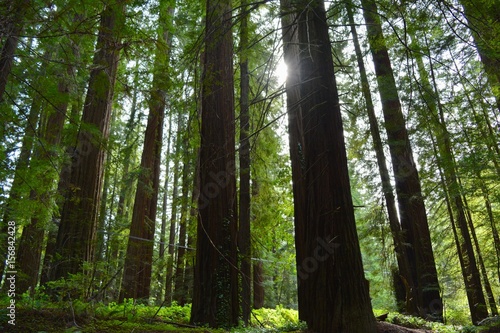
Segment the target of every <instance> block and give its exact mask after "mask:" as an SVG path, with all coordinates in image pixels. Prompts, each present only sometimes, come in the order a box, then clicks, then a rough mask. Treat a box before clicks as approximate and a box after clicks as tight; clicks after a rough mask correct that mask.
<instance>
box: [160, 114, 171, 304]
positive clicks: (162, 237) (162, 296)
mask: <svg viewBox="0 0 500 333" xmlns="http://www.w3.org/2000/svg"><path fill="white" fill-rule="evenodd" d="M167 123H168V124H169V128H168V135H167V152H166V154H165V156H166V161H165V182H164V183H163V200H162V203H161V227H160V246H159V249H158V259H159V261H160V262H159V266H160V269H159V270H158V276H157V281H159V285H160V286H161V287H160V288H159V289H158V294H157V300H158V302H160V304H161V303H162V302H163V300H164V299H165V296H166V295H165V294H164V291H165V288H164V287H165V285H164V283H163V281H165V280H166V276H165V245H166V244H165V243H166V239H165V236H166V231H167V205H168V195H169V194H168V181H169V174H170V161H169V159H170V146H171V141H172V126H171V125H170V124H172V113H171V112H170V113H169V115H168V122H167Z"/></svg>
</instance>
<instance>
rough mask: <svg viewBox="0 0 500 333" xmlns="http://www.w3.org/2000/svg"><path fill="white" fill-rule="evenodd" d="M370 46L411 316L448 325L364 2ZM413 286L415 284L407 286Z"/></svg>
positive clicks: (380, 47)
mask: <svg viewBox="0 0 500 333" xmlns="http://www.w3.org/2000/svg"><path fill="white" fill-rule="evenodd" d="M361 3H362V7H363V15H364V18H365V21H366V25H367V31H368V41H369V43H370V49H371V53H372V56H373V60H374V65H375V73H376V76H377V82H378V88H379V92H380V98H381V102H382V111H383V113H384V119H385V128H386V131H387V137H388V143H389V150H390V154H391V160H392V166H393V169H394V175H395V184H396V194H397V200H398V205H399V213H400V222H401V229H402V232H403V234H404V235H405V236H406V239H405V243H407V244H408V247H407V248H406V253H407V257H408V259H407V261H408V263H409V267H410V271H411V276H412V282H413V286H411V285H409V287H408V289H407V294H409V295H410V296H409V297H408V298H407V299H408V302H410V303H411V304H408V306H407V310H410V311H411V312H410V313H411V314H413V315H418V316H421V317H428V316H429V315H430V317H431V318H432V319H434V320H441V319H442V312H443V304H442V300H441V295H440V289H439V281H438V278H437V271H436V265H435V261H434V254H433V250H432V244H431V237H430V232H429V226H428V221H427V213H426V210H425V204H424V199H423V197H422V190H421V185H420V179H419V175H418V171H417V168H416V165H415V162H414V160H413V152H412V149H411V144H410V141H409V137H408V132H407V130H406V124H405V120H404V117H403V113H402V110H401V102H400V100H399V96H398V91H397V87H396V82H395V80H394V74H393V71H392V67H391V61H390V59H389V54H388V52H387V47H386V46H385V38H384V35H383V32H382V26H381V24H380V18H379V16H378V11H377V5H376V3H375V1H373V0H362V1H361ZM407 282H410V281H407Z"/></svg>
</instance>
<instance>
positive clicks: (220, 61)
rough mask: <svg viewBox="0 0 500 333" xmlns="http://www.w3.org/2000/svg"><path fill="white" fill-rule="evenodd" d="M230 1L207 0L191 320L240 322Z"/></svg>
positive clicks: (216, 324) (223, 324)
mask: <svg viewBox="0 0 500 333" xmlns="http://www.w3.org/2000/svg"><path fill="white" fill-rule="evenodd" d="M231 13H232V12H231V1H230V0H217V1H214V0H208V1H207V5H206V29H205V33H206V36H205V53H204V59H203V78H202V110H203V111H202V115H201V118H202V121H201V148H200V196H199V200H198V209H199V214H198V226H197V237H198V238H197V244H196V264H195V272H194V290H193V304H192V308H191V322H193V323H197V324H205V325H209V326H211V327H227V326H236V325H237V324H238V312H239V300H238V294H239V293H238V270H237V267H238V266H237V265H238V264H237V250H236V242H235V240H236V233H237V213H238V212H237V202H236V177H235V173H236V170H235V124H234V122H235V119H234V94H233V87H234V83H233V65H232V59H233V50H232V46H233V41H232V35H231V29H232V20H231Z"/></svg>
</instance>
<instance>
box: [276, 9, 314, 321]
mask: <svg viewBox="0 0 500 333" xmlns="http://www.w3.org/2000/svg"><path fill="white" fill-rule="evenodd" d="M280 9H281V25H282V34H283V51H284V60H285V63H286V65H287V69H288V75H287V78H286V85H285V86H286V104H287V113H288V139H289V145H290V160H291V164H292V183H293V209H294V210H293V211H294V221H295V222H294V224H295V243H296V244H304V243H305V231H304V226H305V225H306V217H305V211H304V207H305V200H306V197H305V178H304V168H305V165H304V164H303V161H304V156H303V147H304V135H303V132H302V110H301V105H300V91H299V59H298V56H299V42H298V35H297V24H296V23H297V22H296V20H297V13H296V12H295V11H294V10H293V8H292V4H291V1H290V0H280ZM295 250H296V263H297V267H299V266H300V265H301V264H302V262H303V261H304V260H305V259H306V256H305V254H304V251H303V248H302V247H296V248H295ZM297 294H298V303H299V304H298V307H299V319H300V320H302V321H307V318H306V316H307V314H308V313H309V311H308V310H307V309H308V308H309V307H308V305H307V301H308V297H307V295H306V290H305V288H304V285H303V284H301V283H299V284H298V285H297Z"/></svg>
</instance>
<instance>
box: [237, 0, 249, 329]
mask: <svg viewBox="0 0 500 333" xmlns="http://www.w3.org/2000/svg"><path fill="white" fill-rule="evenodd" d="M249 16H250V14H249V12H248V3H247V2H246V1H245V0H244V1H242V3H241V22H240V76H241V79H240V151H239V158H240V198H239V200H240V201H239V203H240V212H239V218H240V223H239V230H238V233H239V234H238V249H239V255H240V260H241V266H240V270H241V311H242V316H243V323H244V324H245V325H248V323H249V321H250V313H251V309H252V304H251V281H252V277H251V274H252V266H251V262H250V260H251V244H250V142H249V138H248V135H249V133H248V132H249V129H250V115H249V105H248V98H249V97H248V95H249V91H250V77H249V73H248V55H247V52H248V17H249Z"/></svg>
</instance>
